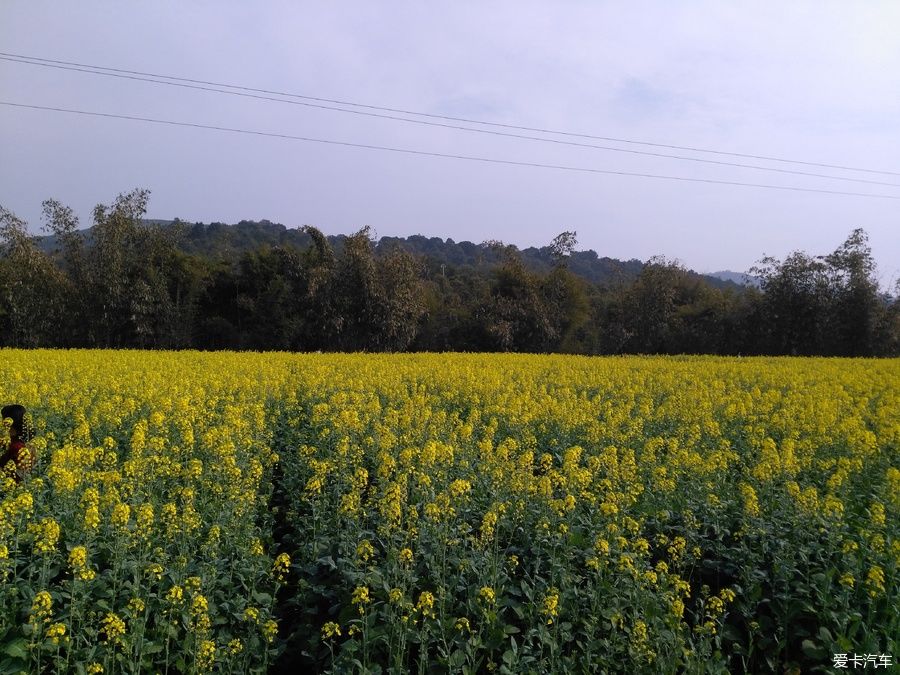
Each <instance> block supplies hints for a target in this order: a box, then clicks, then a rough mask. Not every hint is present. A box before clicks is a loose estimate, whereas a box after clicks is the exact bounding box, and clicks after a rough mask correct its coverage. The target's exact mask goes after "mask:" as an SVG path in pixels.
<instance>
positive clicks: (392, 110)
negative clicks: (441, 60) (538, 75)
mask: <svg viewBox="0 0 900 675" xmlns="http://www.w3.org/2000/svg"><path fill="white" fill-rule="evenodd" d="M4 57H5V58H4ZM0 58H4V60H7V61H14V60H15V59H28V60H27V61H21V60H20V61H18V62H19V63H29V64H31V65H44V66H46V67H54V66H51V65H48V64H57V65H58V66H72V67H75V68H67V69H69V70H74V69H76V68H89V69H93V70H85V71H81V72H93V73H94V74H96V75H110V76H114V75H112V73H123V74H127V75H132V76H144V77H152V78H164V79H166V80H174V81H176V82H187V83H193V84H196V85H208V86H212V87H227V88H229V89H237V90H239V91H242V92H255V93H258V94H274V95H276V96H287V97H290V98H297V99H303V100H304V101H319V102H322V103H334V104H337V105H346V106H351V107H354V108H364V109H368V110H380V111H384V112H390V113H399V114H403V115H416V116H420V117H428V118H432V119H442V120H448V121H452V122H465V123H467V124H481V125H484V126H491V127H497V128H504V129H513V130H518V131H531V132H537V133H544V134H556V135H560V136H568V137H574V138H587V139H592V140H600V141H612V142H615V143H628V144H633V145H645V146H651V147H657V148H667V149H670V150H688V151H690V152H702V153H708V154H715V155H724V156H730V157H743V158H745V159H761V160H765V161H770V162H782V163H787V164H799V165H804V166H816V167H821V168H827V169H839V170H843V171H859V172H863V173H874V174H882V175H888V176H900V172H896V171H882V170H876V169H865V168H859V167H852V166H843V165H839V164H824V163H820V162H809V161H803V160H796V159H786V158H780V157H770V156H765V155H751V154H745V153H739V152H726V151H723V150H710V149H704V148H696V147H691V146H683V145H669V144H665V143H651V142H649V141H636V140H631V139H625V138H612V137H609V136H597V135H592V134H583V133H574V132H568V131H556V130H553V129H543V128H539V127H527V126H519V125H515V124H502V123H499V122H487V121H484V120H475V119H469V118H465V117H451V116H449V115H436V114H432V113H424V112H416V111H413V110H404V109H402V108H388V107H383V106H375V105H368V104H363V103H355V102H352V101H342V100H338V99H329V98H321V97H316V96H304V95H302V94H292V93H289V92H284V91H277V90H271V89H259V88H254V87H244V86H240V85H235V84H224V83H221V82H211V81H208V80H197V79H191V78H186V77H177V76H174V75H160V74H157V73H147V72H142V71H138V70H126V69H123V68H110V67H107V66H95V65H90V64H84V63H77V62H74V61H60V60H55V59H46V58H41V57H37V56H26V55H23V54H13V53H9V52H0ZM38 61H39V62H41V63H35V62H38ZM100 70H102V71H109V72H108V73H101V72H96V71H100ZM128 79H142V78H141V77H132V78H128ZM146 81H151V82H157V83H159V84H173V85H174V82H162V81H161V80H158V79H157V80H146ZM195 88H200V87H195ZM210 91H219V90H210ZM221 93H233V94H236V93H237V92H221ZM252 98H257V97H252ZM258 98H263V97H258ZM274 100H280V101H282V102H284V103H287V102H288V101H283V100H282V99H274ZM310 107H323V108H325V109H328V110H339V111H341V112H348V113H353V112H356V113H358V112H359V111H352V110H346V109H341V108H330V107H325V106H310ZM372 116H375V117H387V118H388V119H402V120H404V121H407V122H415V123H419V124H425V122H423V121H421V120H409V119H405V118H395V117H388V116H382V115H372ZM432 124H434V123H432ZM435 126H448V125H437V124H435ZM450 128H461V127H450ZM465 129H466V130H468V131H482V132H483V131H484V130H476V129H470V128H465ZM510 135H512V134H510ZM512 136H514V135H512ZM514 137H516V136H514ZM523 138H533V137H523ZM533 140H544V141H552V139H538V138H533ZM555 142H559V143H562V141H555ZM571 145H579V144H576V143H571ZM586 147H599V146H591V145H587V146H586ZM601 149H604V150H615V151H619V152H627V151H626V150H624V149H622V148H605V147H604V148H601ZM647 154H650V153H647ZM659 156H662V157H673V156H672V155H659ZM673 158H675V159H692V160H694V161H704V160H699V159H696V158H681V157H673ZM734 166H744V167H746V168H756V169H763V170H771V171H777V169H771V168H769V169H765V168H764V167H756V166H748V165H740V164H735V165H734ZM807 175H813V176H819V177H825V178H834V179H836V180H852V179H841V178H838V177H836V176H820V175H819V174H807ZM885 185H893V184H888V183H885Z"/></svg>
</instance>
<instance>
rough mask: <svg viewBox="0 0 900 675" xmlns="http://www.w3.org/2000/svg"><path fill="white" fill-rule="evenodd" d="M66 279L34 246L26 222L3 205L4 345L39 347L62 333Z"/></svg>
mask: <svg viewBox="0 0 900 675" xmlns="http://www.w3.org/2000/svg"><path fill="white" fill-rule="evenodd" d="M64 287H65V278H64V277H63V275H62V274H61V273H60V272H59V270H58V269H57V268H56V266H55V265H54V264H53V262H52V260H50V258H49V257H48V256H47V255H46V254H44V253H43V252H42V251H41V250H40V249H38V248H37V246H36V245H35V243H34V239H33V237H31V235H29V234H28V229H27V226H26V223H25V221H24V220H22V219H20V218H19V217H17V216H16V215H15V214H14V213H13V212H12V211H9V210H7V209H6V208H4V207H2V206H0V289H2V291H0V325H2V338H0V339H2V343H3V344H6V345H10V346H15V347H39V346H48V345H52V344H53V343H54V340H55V338H57V337H58V335H59V331H60V322H61V318H62V310H63V306H62V302H63V295H64Z"/></svg>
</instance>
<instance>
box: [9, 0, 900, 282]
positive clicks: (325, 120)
mask: <svg viewBox="0 0 900 675" xmlns="http://www.w3.org/2000/svg"><path fill="white" fill-rule="evenodd" d="M898 33H900V3H898V2H893V1H885V2H875V1H872V2H865V3H862V2H854V3H848V2H834V1H821V0H818V1H814V2H800V1H797V2H791V3H784V2H775V1H771V2H754V3H731V2H724V1H723V0H719V1H709V2H703V1H696V2H678V3H673V2H668V1H663V0H659V1H650V0H646V1H641V0H638V1H636V2H624V1H623V2H599V1H590V2H587V1H586V2H564V1H561V2H531V1H529V0H515V1H510V2H504V1H498V2H489V3H485V2H469V1H466V0H463V1H459V0H457V1H454V2H452V3H450V2H447V3H438V2H430V3H422V2H384V3H372V2H341V3H320V2H296V1H294V2H275V1H269V2H265V3H250V2H228V1H223V0H215V1H207V2H204V1H195V2H190V3H185V2H167V1H163V0H158V1H154V2H150V3H124V2H111V1H110V2H97V1H95V0H81V1H79V2H77V3H75V2H72V3H60V2H46V1H42V0H3V2H2V4H0V52H3V53H4V54H7V55H8V54H15V55H24V56H27V57H37V58H41V59H51V60H57V61H67V62H73V63H79V64H87V65H89V66H102V67H107V68H118V69H122V70H130V71H140V72H146V73H155V74H162V75H170V76H175V77H180V78H190V79H194V80H204V81H209V82H216V83H224V84H230V85H239V86H242V87H248V88H252V89H265V90H271V91H278V92H285V93H288V94H297V95H300V96H306V97H314V98H319V99H333V100H338V101H344V102H349V103H357V104H363V105H369V106H375V107H377V108H393V109H398V110H405V111H410V112H412V113H426V114H428V115H433V116H444V117H455V118H464V119H468V120H473V122H455V121H448V120H446V119H442V118H439V117H423V116H415V115H412V114H400V113H388V112H384V111H379V110H377V109H375V108H360V107H352V106H349V105H342V106H335V104H331V103H320V104H321V105H328V106H332V107H342V108H344V109H351V110H356V111H367V112H371V113H376V114H379V115H391V116H395V117H404V118H406V119H416V120H420V121H431V122H436V123H440V124H445V125H448V126H465V127H468V128H470V129H472V128H474V129H480V130H481V131H482V132H481V133H479V132H473V131H465V130H460V129H452V128H447V127H440V126H429V125H423V124H416V123H412V122H405V121H398V120H393V119H384V118H379V117H372V116H364V115H359V114H351V113H347V112H340V111H335V110H324V109H318V108H313V107H309V106H304V105H298V104H297V103H298V102H306V103H314V101H311V100H310V99H301V98H286V97H284V96H272V98H279V99H280V101H272V100H261V99H258V98H257V99H254V98H250V97H240V96H234V95H228V94H222V93H219V92H212V91H202V90H196V89H188V88H184V87H174V86H165V85H160V84H154V83H149V82H144V81H139V80H129V79H123V78H112V77H106V76H100V75H96V74H92V73H84V72H75V71H71V70H62V69H54V68H48V67H42V66H37V65H30V64H23V63H19V62H12V61H8V60H0V101H3V102H6V103H17V104H25V105H36V106H46V107H57V108H68V109H76V110H82V111H88V112H100V113H108V114H117V115H128V116H140V117H147V118H154V119H161V120H169V121H176V122H183V123H192V124H198V125H207V126H220V127H229V128H239V129H243V130H247V131H258V132H265V133H269V134H281V135H287V136H301V137H305V138H316V139H320V140H327V141H337V142H341V143H350V144H361V145H369V146H380V147H390V148H397V149H405V150H414V151H418V152H426V153H434V154H437V155H456V156H467V157H479V158H485V159H492V160H502V161H504V162H517V163H522V164H545V165H555V166H566V167H578V168H581V169H590V170H591V171H571V170H560V169H548V168H539V167H535V166H524V165H522V164H508V163H507V164H504V163H497V162H484V161H471V160H465V159H458V158H448V157H438V156H433V155H421V154H410V153H399V152H391V151H386V150H375V149H370V148H359V147H352V146H348V145H334V144H325V143H317V142H310V141H300V140H295V139H286V138H276V137H272V136H262V135H253V134H241V133H232V132H223V131H215V130H210V129H204V128H197V127H184V126H172V125H161V124H154V123H147V122H139V121H134V120H123V119H116V118H108V117H93V116H86V115H76V114H71V113H60V112H52V111H47V110H36V109H29V108H17V107H11V106H7V105H0V205H2V206H4V207H6V208H7V209H9V210H11V211H13V212H14V213H16V214H17V215H18V216H19V217H21V218H24V219H25V220H27V221H28V223H29V226H30V228H31V229H32V231H34V232H35V233H39V232H40V228H41V202H42V201H43V200H44V199H47V198H51V197H52V198H55V199H58V200H59V201H61V202H63V203H65V204H68V205H69V206H71V207H72V208H73V209H74V210H75V211H76V213H77V214H79V216H80V217H81V224H82V226H84V227H87V226H88V225H90V214H91V209H92V208H93V206H94V205H95V204H97V203H104V204H108V203H110V202H112V201H113V200H114V199H115V197H116V195H118V194H120V193H123V192H127V191H129V190H132V189H134V188H137V187H142V188H148V189H150V190H151V191H152V195H151V199H150V205H149V210H148V214H147V215H148V217H151V218H161V219H170V218H175V217H179V218H181V219H182V220H187V221H192V222H193V221H202V222H213V221H221V222H226V223H235V222H238V221H240V220H242V219H250V220H261V219H264V218H266V219H269V220H271V221H274V222H280V223H283V224H284V225H286V226H288V227H299V226H302V225H314V226H316V227H318V228H319V229H321V230H322V231H324V232H325V233H327V234H342V233H350V232H354V231H356V230H358V229H360V228H361V227H363V226H366V225H368V226H370V227H371V228H372V229H373V230H374V232H375V233H376V234H377V236H388V235H390V236H408V235H412V234H422V235H425V236H437V237H441V238H447V237H450V238H452V239H454V240H456V241H461V240H469V241H474V242H481V241H484V240H487V239H499V240H502V241H504V242H506V243H512V244H516V245H518V246H520V247H527V246H542V245H546V244H547V243H549V242H550V241H551V240H552V239H553V237H554V236H556V235H557V234H559V233H560V232H562V231H565V230H569V231H576V232H577V233H578V242H579V243H578V248H579V249H588V248H590V249H594V250H595V251H597V252H598V253H599V254H600V255H601V256H603V255H606V256H610V257H614V258H621V259H632V258H637V259H640V260H646V259H648V258H650V257H651V256H654V255H664V256H666V257H668V258H670V259H677V260H679V261H680V262H681V263H682V264H684V265H685V266H687V267H690V268H692V269H696V270H697V271H701V272H711V271H715V270H722V269H729V270H733V271H746V270H748V269H749V268H750V267H751V266H752V265H753V264H754V263H755V262H756V261H757V260H759V259H760V258H761V257H762V256H763V255H771V256H775V257H776V258H779V259H781V258H783V257H785V256H786V255H788V254H790V253H791V252H792V251H795V250H803V251H806V252H808V253H810V254H813V255H819V254H827V253H829V252H831V251H833V250H835V249H836V248H837V247H838V246H839V245H840V244H841V243H842V242H843V241H844V239H846V237H847V236H848V235H849V234H850V232H851V231H852V230H853V229H854V228H857V227H862V228H863V229H865V230H866V232H867V233H868V235H869V243H870V245H871V247H872V251H873V254H874V257H875V260H876V262H877V264H878V277H879V281H880V283H881V284H882V287H883V288H886V289H887V288H890V287H892V286H893V284H894V283H895V282H896V280H897V278H898V277H900V218H898V216H900V40H898V39H897V35H898ZM231 91H236V90H231ZM243 91H244V93H250V92H247V91H246V90H243ZM284 100H287V101H293V103H285V102H281V101H284ZM477 122H490V123H493V124H503V125H511V126H515V127H530V128H534V129H544V130H551V131H556V132H566V133H567V134H583V135H586V136H594V137H603V138H606V139H618V140H617V141H610V140H598V139H596V138H594V139H591V138H584V137H583V136H572V135H559V134H549V133H545V132H533V131H522V130H517V129H511V128H509V127H499V126H487V125H483V124H478V123H477ZM484 131H495V132H502V133H507V134H518V135H521V136H531V137H536V138H540V139H543V140H533V138H513V137H509V136H499V135H494V134H488V133H483V132H484ZM548 141H557V142H548ZM559 141H568V142H569V143H581V144H582V145H565V144H563V143H560V142H559ZM649 143H653V144H659V145H668V146H681V147H684V148H694V149H700V150H713V151H716V152H717V153H738V154H743V155H757V156H762V157H770V158H771V157H774V158H781V159H788V160H793V162H790V163H789V162H774V161H770V160H763V159H749V158H746V157H737V156H733V155H725V154H715V153H711V152H698V151H696V150H683V149H673V148H664V147H659V145H646V144H649ZM584 145H595V146H602V148H598V147H583V146H584ZM623 150H630V151H640V152H644V153H647V152H650V153H659V154H667V155H678V156H679V157H683V158H685V157H686V158H693V159H703V160H707V162H709V161H716V162H732V163H740V164H752V165H755V166H761V167H765V168H767V169H780V170H782V171H797V172H806V173H819V174H827V175H830V176H838V177H840V178H845V179H848V178H849V179H854V181H849V180H837V179H827V178H819V177H813V176H808V175H796V174H791V173H779V172H775V171H770V170H760V169H751V168H744V167H734V166H725V165H722V164H712V163H704V162H699V161H690V160H687V159H675V158H672V157H658V156H648V155H641V154H636V153H633V152H632V153H629V152H623ZM795 162H807V163H813V164H830V165H837V166H842V167H853V168H856V169H867V170H868V171H867V172H863V171H850V170H845V169H830V168H823V167H821V166H811V165H810V164H799V163H795ZM604 171H605V172H625V173H639V174H653V175H664V176H671V177H677V178H680V179H687V178H690V179H703V180H713V181H726V182H738V183H755V184H765V185H777V186H787V187H794V188H805V189H807V190H825V191H837V192H851V193H865V194H870V195H873V194H874V195H887V196H889V197H893V198H892V199H888V198H883V197H861V196H851V195H839V194H830V193H820V192H802V191H793V190H776V189H768V188H759V187H746V186H738V185H723V184H714V183H703V182H690V181H687V180H668V179H659V178H647V177H635V176H626V175H621V174H618V173H601V172H604ZM877 172H889V173H877ZM891 172H892V173H891ZM856 181H873V182H876V183H887V184H888V185H881V184H873V183H865V182H856Z"/></svg>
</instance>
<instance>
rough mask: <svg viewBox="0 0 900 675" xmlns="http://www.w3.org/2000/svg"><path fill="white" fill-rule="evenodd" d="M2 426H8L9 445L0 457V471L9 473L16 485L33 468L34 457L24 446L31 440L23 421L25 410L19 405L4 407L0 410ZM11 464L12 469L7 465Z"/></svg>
mask: <svg viewBox="0 0 900 675" xmlns="http://www.w3.org/2000/svg"><path fill="white" fill-rule="evenodd" d="M0 417H2V418H3V423H4V425H8V426H9V445H8V446H7V447H6V450H5V452H4V453H3V456H2V457H0V470H2V471H4V472H6V471H9V472H10V474H11V475H12V477H13V479H14V480H15V481H16V482H17V483H18V482H21V480H22V478H24V477H25V475H26V474H27V473H28V472H29V471H31V469H32V468H33V467H34V457H33V456H32V454H31V452H30V451H29V450H28V448H27V447H26V446H25V442H26V441H28V440H29V439H30V438H31V430H30V429H29V427H28V424H27V422H26V420H25V408H24V407H23V406H20V405H5V406H3V409H2V410H0ZM9 463H12V464H13V466H12V467H8V466H7V465H8V464H9Z"/></svg>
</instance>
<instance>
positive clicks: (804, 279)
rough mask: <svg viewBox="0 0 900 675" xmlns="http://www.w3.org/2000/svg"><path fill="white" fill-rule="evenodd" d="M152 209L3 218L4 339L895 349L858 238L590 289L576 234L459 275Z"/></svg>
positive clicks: (417, 258)
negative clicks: (220, 247)
mask: <svg viewBox="0 0 900 675" xmlns="http://www.w3.org/2000/svg"><path fill="white" fill-rule="evenodd" d="M148 199H149V192H148V191H147V190H141V189H139V190H134V191H132V192H129V193H127V194H123V195H120V196H119V197H118V198H117V199H116V200H115V201H114V202H113V203H112V204H111V205H108V206H105V205H102V204H101V205H98V206H96V207H95V208H94V210H93V214H92V221H93V223H92V227H91V228H90V229H88V230H81V229H79V222H78V219H77V217H76V216H75V214H74V212H73V211H72V209H70V208H69V207H67V206H65V205H63V204H61V203H59V202H58V201H56V200H52V199H51V200H47V201H45V202H44V203H43V220H44V226H45V228H46V229H47V231H48V232H49V233H50V235H51V236H50V238H49V239H46V240H44V243H46V242H47V241H51V242H52V246H51V247H50V248H49V249H48V248H47V246H41V245H39V241H38V239H37V238H36V237H33V236H31V235H30V234H29V233H28V230H27V227H26V223H25V222H23V221H22V220H21V219H19V218H18V217H17V216H16V215H15V214H14V213H12V212H11V211H9V210H7V209H5V208H3V207H0V288H2V295H0V331H2V333H0V335H2V337H0V344H2V345H3V346H13V347H89V348H126V347H134V348H145V349H248V350H296V351H316V350H322V351H363V350H365V351H450V350H453V351H526V352H566V353H578V354H624V353H646V354H701V353H702V354H745V355H754V354H766V355H781V354H788V355H827V356H890V355H898V354H900V299H898V297H897V295H898V293H897V292H896V291H897V290H900V289H895V292H894V295H893V296H892V295H888V294H886V293H883V292H881V291H880V289H879V287H878V283H877V281H876V278H875V264H874V261H873V258H872V253H871V250H870V248H869V245H868V240H867V237H866V233H865V232H864V231H863V230H861V229H856V230H854V231H853V232H852V233H851V234H850V235H849V236H848V238H847V239H846V241H845V242H844V243H843V244H842V245H841V246H840V247H838V248H837V249H836V250H835V251H834V252H833V253H830V254H828V255H824V256H812V255H809V254H807V253H804V252H795V253H793V254H791V255H790V256H788V257H787V258H786V259H784V260H776V259H774V258H771V257H766V258H763V259H762V260H760V261H759V263H758V264H757V266H756V267H755V268H754V269H753V270H751V271H752V272H753V274H755V275H756V277H757V278H758V279H759V286H758V287H753V286H737V285H735V284H730V283H729V284H716V283H713V282H711V281H710V280H708V279H706V278H704V277H701V276H699V275H697V274H695V273H693V272H691V271H689V270H686V269H685V268H684V267H682V266H681V265H680V264H679V263H678V262H676V261H671V260H667V259H665V258H662V257H657V258H652V259H650V260H649V261H647V262H645V263H643V264H637V263H636V261H632V262H631V263H625V264H624V266H623V267H622V268H621V270H620V271H622V273H621V274H618V275H616V274H609V275H601V276H600V277H598V276H597V273H596V270H597V269H602V268H598V267H597V263H598V261H597V259H596V254H594V253H593V252H590V254H591V256H593V259H591V258H590V257H589V256H587V254H586V253H585V252H577V251H575V246H576V244H577V241H576V239H575V233H572V232H563V233H562V234H560V235H559V236H558V237H556V238H555V239H554V240H553V241H552V242H551V243H550V244H549V246H547V247H545V248H543V249H541V250H540V253H541V256H542V258H541V260H542V261H543V263H541V265H539V266H536V265H535V264H533V261H531V260H530V259H529V260H526V258H525V257H524V256H523V252H522V251H519V250H518V249H517V248H516V247H514V246H509V245H505V244H503V243H502V242H498V241H488V242H484V243H483V244H481V245H479V246H477V247H476V246H475V245H472V244H468V246H469V247H470V249H474V250H475V251H474V252H475V253H477V254H478V255H479V256H481V255H482V254H483V257H484V259H485V260H488V261H489V264H484V265H482V264H478V265H473V264H471V255H472V253H473V251H471V250H469V249H462V248H459V247H457V249H459V250H460V251H463V252H464V253H465V256H464V257H463V258H464V259H463V258H461V259H458V260H454V259H448V258H442V257H440V256H439V255H433V254H429V253H423V252H422V251H419V252H416V253H414V252H411V251H410V250H408V247H404V246H403V240H399V239H389V238H385V239H382V241H381V242H379V243H378V244H377V245H376V242H375V241H374V240H373V237H372V233H371V231H370V230H369V229H368V228H363V229H361V230H359V231H358V232H356V233H354V234H351V235H349V236H345V237H340V238H337V239H335V238H329V237H326V236H324V235H323V234H322V233H321V232H320V231H319V230H318V229H316V228H314V227H304V228H301V230H300V231H291V232H296V236H297V237H302V239H298V240H297V241H296V242H290V241H289V242H285V243H279V244H276V245H268V244H264V245H262V246H255V247H254V246H250V245H247V246H244V247H242V249H241V250H239V251H232V252H229V251H227V250H226V251H219V252H211V251H200V250H196V249H195V250H192V248H191V246H188V245H186V244H185V242H186V240H189V239H190V234H191V232H190V227H189V226H188V225H186V224H184V223H180V222H176V223H175V224H165V225H164V224H153V223H150V222H148V221H146V220H145V219H144V216H145V214H146V210H147V203H148ZM411 239H412V238H411ZM421 239H423V240H424V238H421ZM301 242H302V243H301ZM460 255H462V254H460ZM466 256H468V257H466ZM479 259H480V258H479ZM603 262H604V264H609V263H608V259H604V261H603ZM587 263H593V266H591V265H588V264H587ZM589 270H593V271H589Z"/></svg>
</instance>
